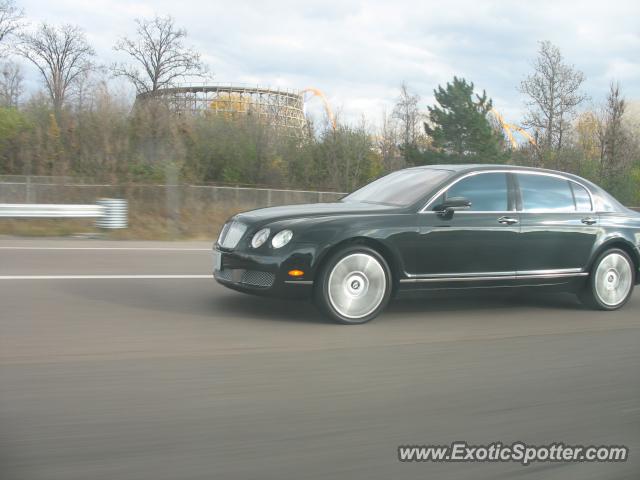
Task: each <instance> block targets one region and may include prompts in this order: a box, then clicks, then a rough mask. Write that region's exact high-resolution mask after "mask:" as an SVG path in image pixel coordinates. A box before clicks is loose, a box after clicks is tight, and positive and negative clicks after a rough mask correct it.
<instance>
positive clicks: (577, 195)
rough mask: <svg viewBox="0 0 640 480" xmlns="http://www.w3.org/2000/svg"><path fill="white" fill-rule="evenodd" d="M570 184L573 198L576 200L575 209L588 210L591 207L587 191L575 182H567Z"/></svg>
mask: <svg viewBox="0 0 640 480" xmlns="http://www.w3.org/2000/svg"><path fill="white" fill-rule="evenodd" d="M569 183H570V185H571V189H572V190H573V198H574V199H575V201H576V210H578V211H579V212H590V211H591V210H592V208H591V197H590V196H589V192H587V190H586V189H585V188H584V187H583V186H582V185H578V184H577V183H575V182H569Z"/></svg>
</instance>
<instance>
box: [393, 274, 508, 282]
mask: <svg viewBox="0 0 640 480" xmlns="http://www.w3.org/2000/svg"><path fill="white" fill-rule="evenodd" d="M515 279H516V276H515V275H496V276H493V277H481V276H476V277H470V276H466V277H464V276H463V277H421V278H415V277H414V278H401V279H400V283H432V282H476V281H487V280H515Z"/></svg>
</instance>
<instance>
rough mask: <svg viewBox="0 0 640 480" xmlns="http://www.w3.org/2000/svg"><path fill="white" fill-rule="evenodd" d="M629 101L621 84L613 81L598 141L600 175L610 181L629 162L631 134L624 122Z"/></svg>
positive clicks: (602, 115) (602, 117) (606, 181)
mask: <svg viewBox="0 0 640 480" xmlns="http://www.w3.org/2000/svg"><path fill="white" fill-rule="evenodd" d="M626 106H627V103H626V101H625V99H624V98H623V96H622V93H621V91H620V85H619V84H618V83H614V82H612V83H611V84H610V86H609V93H608V94H607V99H606V100H605V103H604V105H603V107H602V110H601V112H600V115H599V116H598V117H599V118H598V128H597V134H598V143H599V147H600V176H601V179H602V180H603V181H604V182H605V183H608V182H609V180H610V179H611V178H612V177H615V176H616V175H618V174H619V173H620V172H621V171H622V170H623V169H624V167H625V166H627V163H629V160H630V158H629V155H628V154H629V143H630V142H629V140H630V138H629V135H628V132H627V131H626V129H625V128H624V125H623V123H622V117H623V115H624V112H625V110H626Z"/></svg>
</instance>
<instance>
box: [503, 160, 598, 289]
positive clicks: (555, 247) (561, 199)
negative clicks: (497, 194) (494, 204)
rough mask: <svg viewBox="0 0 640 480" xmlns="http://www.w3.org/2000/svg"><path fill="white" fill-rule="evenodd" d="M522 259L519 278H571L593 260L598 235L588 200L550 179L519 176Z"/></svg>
mask: <svg viewBox="0 0 640 480" xmlns="http://www.w3.org/2000/svg"><path fill="white" fill-rule="evenodd" d="M515 179H516V185H517V187H518V193H519V197H518V204H519V205H518V207H519V210H520V223H521V239H522V240H521V246H522V254H521V255H519V256H518V275H519V276H527V275H558V276H562V275H570V274H572V273H574V272H580V271H581V270H582V269H583V268H584V266H585V265H586V264H587V261H588V259H589V257H590V255H591V251H592V249H593V246H594V243H595V241H596V236H597V233H598V230H599V226H598V217H597V215H596V213H595V212H593V206H592V200H591V195H590V193H589V192H588V190H587V189H586V188H585V187H584V186H582V185H580V184H579V183H577V182H574V181H572V180H569V179H566V178H564V177H561V176H555V175H553V174H542V173H537V172H527V173H517V174H516V175H515Z"/></svg>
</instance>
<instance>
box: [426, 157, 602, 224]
mask: <svg viewBox="0 0 640 480" xmlns="http://www.w3.org/2000/svg"><path fill="white" fill-rule="evenodd" d="M483 173H513V174H514V175H517V174H519V173H521V174H524V175H542V176H546V177H554V178H560V179H561V180H565V181H567V182H573V183H576V184H578V185H580V186H581V187H582V188H584V189H585V190H586V191H587V193H588V194H589V199H590V200H591V210H590V211H588V212H554V211H549V212H545V211H540V212H530V213H584V214H588V213H596V211H595V210H594V208H595V206H596V205H595V202H594V201H593V194H592V193H591V190H589V188H588V187H587V186H586V185H584V184H582V183H580V182H578V181H576V180H574V179H572V178H567V177H565V176H564V175H561V174H559V173H553V172H538V171H535V170H513V169H511V170H509V169H505V168H502V169H495V170H493V169H492V170H479V171H477V172H468V173H465V174H464V175H462V176H461V177H458V178H456V179H455V180H454V181H453V182H451V183H449V184H447V185H446V186H444V187H443V188H441V189H440V190H438V192H437V193H436V194H435V195H433V196H432V197H431V198H430V199H429V201H428V202H427V203H426V204H425V206H424V207H422V208H421V209H420V211H418V213H429V212H431V210H427V208H429V207H430V206H431V204H432V203H433V202H434V201H435V200H436V199H437V198H438V197H439V196H440V195H442V194H443V193H444V192H446V191H447V190H449V189H450V188H451V187H453V186H454V185H455V184H456V183H458V182H459V181H461V180H464V179H465V178H468V177H473V176H475V175H482V174H483ZM463 211H464V210H460V212H463ZM516 211H517V212H523V213H527V212H526V210H511V211H509V213H511V212H516ZM457 213H459V212H456V214H457ZM467 213H472V212H467ZM478 213H505V212H478Z"/></svg>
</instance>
